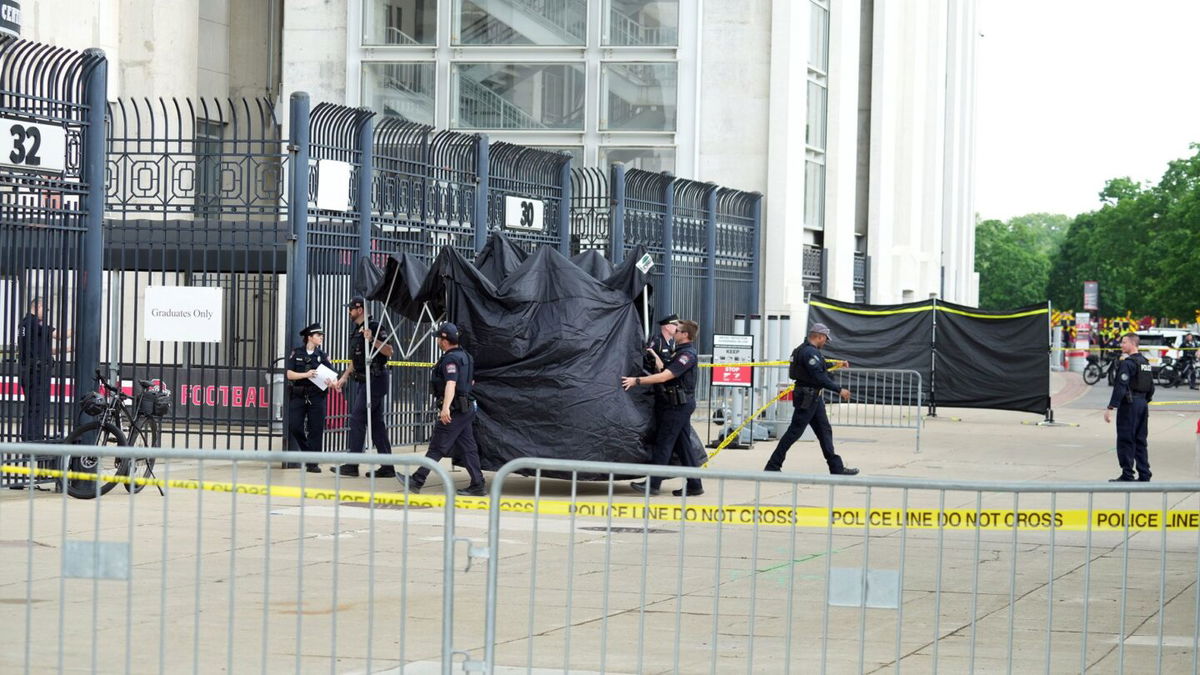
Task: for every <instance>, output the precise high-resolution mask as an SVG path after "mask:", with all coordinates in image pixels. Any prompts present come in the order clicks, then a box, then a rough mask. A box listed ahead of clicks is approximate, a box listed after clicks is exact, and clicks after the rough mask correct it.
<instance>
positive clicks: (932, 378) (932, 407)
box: [929, 298, 937, 417]
mask: <svg viewBox="0 0 1200 675" xmlns="http://www.w3.org/2000/svg"><path fill="white" fill-rule="evenodd" d="M929 316H930V319H931V320H932V321H933V328H932V331H931V332H930V342H929V416H930V417H937V298H934V299H933V311H932V312H930V313H929Z"/></svg>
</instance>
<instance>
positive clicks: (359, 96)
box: [347, 0, 700, 171]
mask: <svg viewBox="0 0 1200 675" xmlns="http://www.w3.org/2000/svg"><path fill="white" fill-rule="evenodd" d="M349 2H350V3H351V4H350V8H349V13H350V16H351V17H353V18H352V20H353V21H355V22H359V19H360V17H361V31H359V34H358V35H354V36H353V37H352V38H351V44H349V45H348V46H347V58H348V61H349V62H350V63H351V64H354V65H352V67H356V68H357V72H356V73H355V74H354V75H352V76H351V78H350V80H349V82H348V83H347V89H348V98H349V100H350V101H351V103H357V104H358V105H362V106H364V107H369V108H370V109H372V110H375V111H377V112H379V113H380V114H382V115H392V116H402V117H404V118H406V119H409V120H412V121H415V122H420V123H422V124H429V125H431V126H433V127H435V128H441V129H451V130H458V131H468V132H470V131H482V132H487V133H488V134H489V136H490V138H491V139H492V140H501V141H507V142H513V143H520V144H522V145H528V146H534V147H544V148H570V149H571V153H572V157H573V159H572V164H573V165H574V166H583V165H585V163H586V164H591V163H594V162H599V163H601V164H604V163H607V162H608V161H623V162H625V163H627V164H629V165H630V166H636V167H639V168H646V169H649V170H655V171H661V170H676V168H677V165H676V159H677V157H680V158H683V160H682V161H684V164H685V166H684V167H683V170H684V171H690V170H691V165H690V161H692V158H693V156H694V153H692V152H690V150H689V152H687V153H685V154H682V155H677V152H676V150H677V138H676V137H677V135H682V136H683V137H684V138H686V139H687V141H686V143H687V144H688V146H689V148H690V145H691V143H692V142H693V139H694V134H695V130H696V123H697V121H696V115H695V112H694V111H693V110H692V109H691V108H686V107H685V108H681V107H680V105H679V100H680V96H683V99H684V100H693V99H694V98H695V93H696V87H697V86H698V84H697V82H696V80H695V73H694V71H693V70H690V69H687V68H681V67H680V65H679V64H680V63H681V62H683V61H686V60H687V59H694V58H695V57H696V45H695V44H694V42H695V38H694V37H693V36H694V35H695V34H696V32H695V31H694V30H692V28H694V27H696V25H697V23H698V22H699V21H700V17H699V7H698V5H697V3H694V2H690V1H689V2H680V0H349ZM681 26H682V27H683V28H684V30H682V31H681ZM352 33H353V31H352ZM610 157H611V158H610Z"/></svg>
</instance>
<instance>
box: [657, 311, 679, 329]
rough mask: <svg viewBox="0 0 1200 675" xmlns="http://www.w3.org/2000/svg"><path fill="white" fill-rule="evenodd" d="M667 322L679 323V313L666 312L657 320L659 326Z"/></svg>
mask: <svg viewBox="0 0 1200 675" xmlns="http://www.w3.org/2000/svg"><path fill="white" fill-rule="evenodd" d="M669 323H679V315H678V314H668V315H666V316H664V317H663V318H661V319H659V320H658V325H660V326H665V325H667V324H669Z"/></svg>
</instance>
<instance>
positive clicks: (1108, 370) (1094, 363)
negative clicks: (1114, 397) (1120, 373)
mask: <svg viewBox="0 0 1200 675" xmlns="http://www.w3.org/2000/svg"><path fill="white" fill-rule="evenodd" d="M1116 363H1117V359H1115V358H1109V357H1108V356H1107V355H1105V358H1104V360H1103V361H1101V360H1100V357H1098V356H1096V355H1095V354H1091V355H1089V356H1088V357H1087V366H1085V367H1084V369H1083V381H1084V382H1085V383H1086V384H1088V385H1093V384H1096V383H1097V382H1099V381H1100V378H1101V377H1107V378H1108V383H1109V385H1111V384H1112V383H1113V378H1115V377H1116V375H1117V373H1116V369H1115V365H1114V364H1116Z"/></svg>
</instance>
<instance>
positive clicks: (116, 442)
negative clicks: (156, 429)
mask: <svg viewBox="0 0 1200 675" xmlns="http://www.w3.org/2000/svg"><path fill="white" fill-rule="evenodd" d="M65 443H66V444H67V445H78V446H92V447H98V448H108V449H112V448H119V447H128V446H129V441H128V440H127V439H126V438H125V433H124V432H123V431H121V430H120V429H118V428H117V427H115V426H113V425H112V424H101V423H99V422H88V423H87V424H84V425H81V426H78V427H76V428H75V429H74V430H72V431H71V435H70V436H67V440H66V441H65ZM80 452H87V450H85V449H83V447H81V448H80ZM68 468H69V470H70V471H74V472H77V473H91V474H96V478H94V479H93V478H68V479H67V494H69V495H71V496H72V497H74V498H76V499H94V498H95V497H99V496H100V495H105V494H108V493H109V491H111V490H112V489H113V488H114V487H116V486H117V483H116V482H114V481H108V480H104V478H110V477H115V476H123V475H125V474H124V473H123V472H122V471H123V470H124V471H128V468H127V467H125V466H123V462H122V461H121V458H119V457H117V456H115V455H113V454H109V455H107V456H102V455H83V454H80V455H72V456H71V463H70V464H69V465H68Z"/></svg>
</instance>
